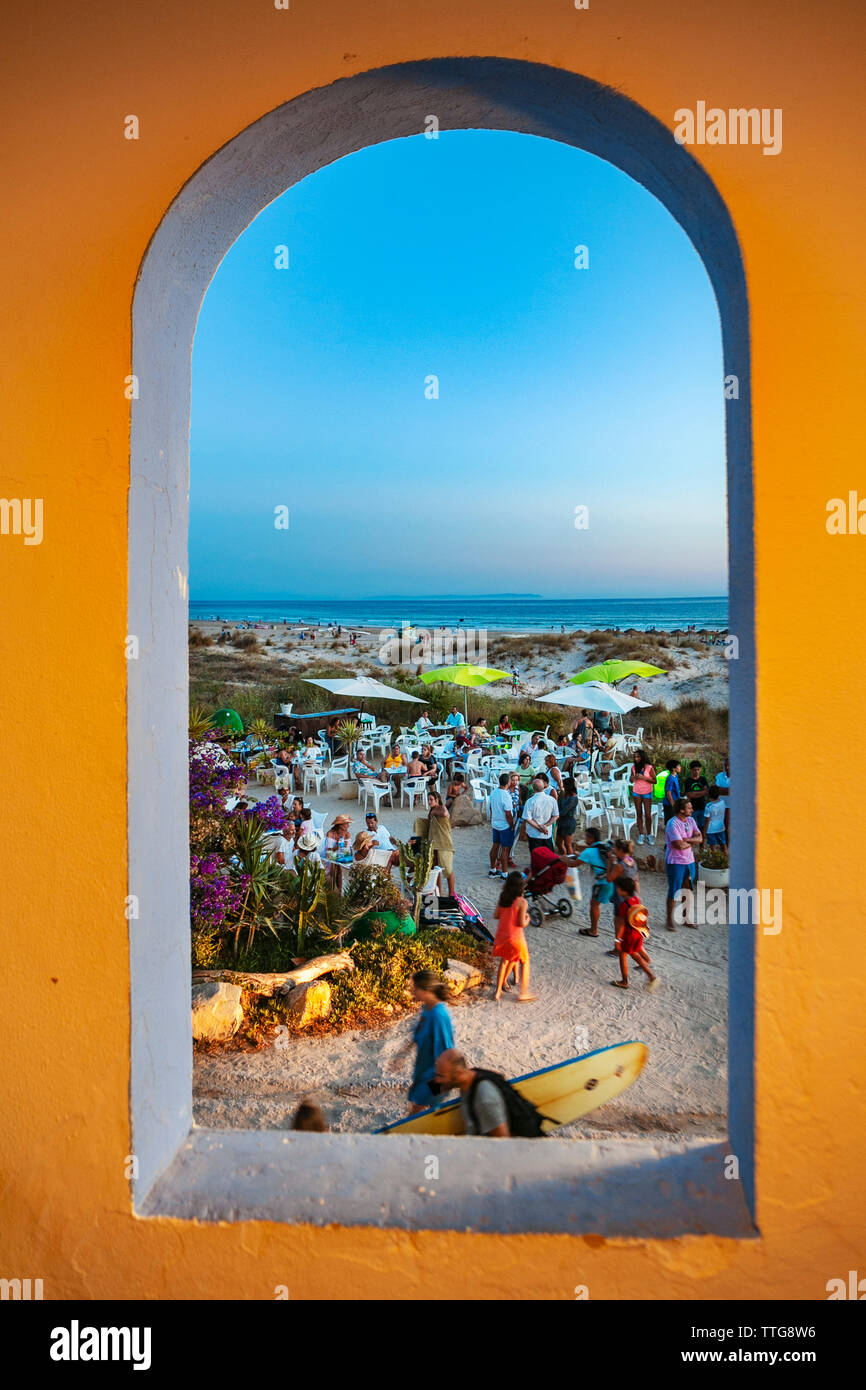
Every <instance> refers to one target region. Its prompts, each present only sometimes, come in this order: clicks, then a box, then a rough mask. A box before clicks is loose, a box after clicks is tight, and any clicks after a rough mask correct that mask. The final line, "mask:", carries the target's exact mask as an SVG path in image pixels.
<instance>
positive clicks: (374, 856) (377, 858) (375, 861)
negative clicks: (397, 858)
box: [358, 845, 393, 869]
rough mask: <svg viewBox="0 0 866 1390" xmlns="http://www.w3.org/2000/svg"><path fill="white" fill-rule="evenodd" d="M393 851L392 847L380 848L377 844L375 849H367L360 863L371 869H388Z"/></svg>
mask: <svg viewBox="0 0 866 1390" xmlns="http://www.w3.org/2000/svg"><path fill="white" fill-rule="evenodd" d="M392 853H393V851H392V850H390V849H380V847H379V846H378V845H375V846H374V847H373V849H368V850H367V853H366V854H365V856H364V858H363V859H359V860H358V864H359V865H363V866H364V867H365V868H369V869H387V867H388V864H389V863H390V859H391V855H392Z"/></svg>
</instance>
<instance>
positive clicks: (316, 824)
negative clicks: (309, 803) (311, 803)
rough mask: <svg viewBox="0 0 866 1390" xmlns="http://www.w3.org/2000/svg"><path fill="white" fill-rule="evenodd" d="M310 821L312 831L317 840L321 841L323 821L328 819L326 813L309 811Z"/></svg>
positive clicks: (323, 832)
mask: <svg viewBox="0 0 866 1390" xmlns="http://www.w3.org/2000/svg"><path fill="white" fill-rule="evenodd" d="M310 819H311V820H312V822H313V829H314V830H315V832H316V834H317V835H318V837H319V839H320V840H321V839H323V838H324V834H325V821H326V820H327V819H328V813H327V811H311V812H310Z"/></svg>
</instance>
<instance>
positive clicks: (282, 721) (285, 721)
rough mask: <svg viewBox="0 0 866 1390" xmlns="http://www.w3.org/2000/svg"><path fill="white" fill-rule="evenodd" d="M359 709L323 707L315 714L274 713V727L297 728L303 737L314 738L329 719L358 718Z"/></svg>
mask: <svg viewBox="0 0 866 1390" xmlns="http://www.w3.org/2000/svg"><path fill="white" fill-rule="evenodd" d="M360 717H361V711H360V710H359V709H324V710H319V712H318V713H317V714H296V713H292V714H275V715H274V728H275V729H297V730H298V731H299V732H300V733H302V734H303V736H304V738H310V737H312V738H315V737H316V734H317V733H318V731H319V729H325V728H327V726H328V723H329V721H330V720H331V719H360Z"/></svg>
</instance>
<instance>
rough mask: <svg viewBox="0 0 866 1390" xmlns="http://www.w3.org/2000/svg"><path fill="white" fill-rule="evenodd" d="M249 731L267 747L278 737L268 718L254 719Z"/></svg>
mask: <svg viewBox="0 0 866 1390" xmlns="http://www.w3.org/2000/svg"><path fill="white" fill-rule="evenodd" d="M247 732H248V733H250V734H252V736H253V738H254V739H256V741H257V742H258V743H260V744H261V745H262V747H263V748H266V747H267V745H268V744H269V743H270V741H271V739H272V738H274V737H276V735H275V734H274V731H273V729H272V728H271V726H270V724H269V723H268V721H267V719H254V720H253V722H252V723H251V724H250V725H249V726H248V728H247Z"/></svg>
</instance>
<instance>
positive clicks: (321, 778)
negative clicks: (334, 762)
mask: <svg viewBox="0 0 866 1390" xmlns="http://www.w3.org/2000/svg"><path fill="white" fill-rule="evenodd" d="M327 780H328V773H327V770H326V769H325V768H323V767H319V765H318V764H317V763H305V765H304V788H303V789H304V792H305V793H306V792H308V791H309V790H310V789H311V787H315V788H316V795H317V796H318V795H319V793H320V792H321V790H322V783H323V782H325V783H327Z"/></svg>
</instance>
